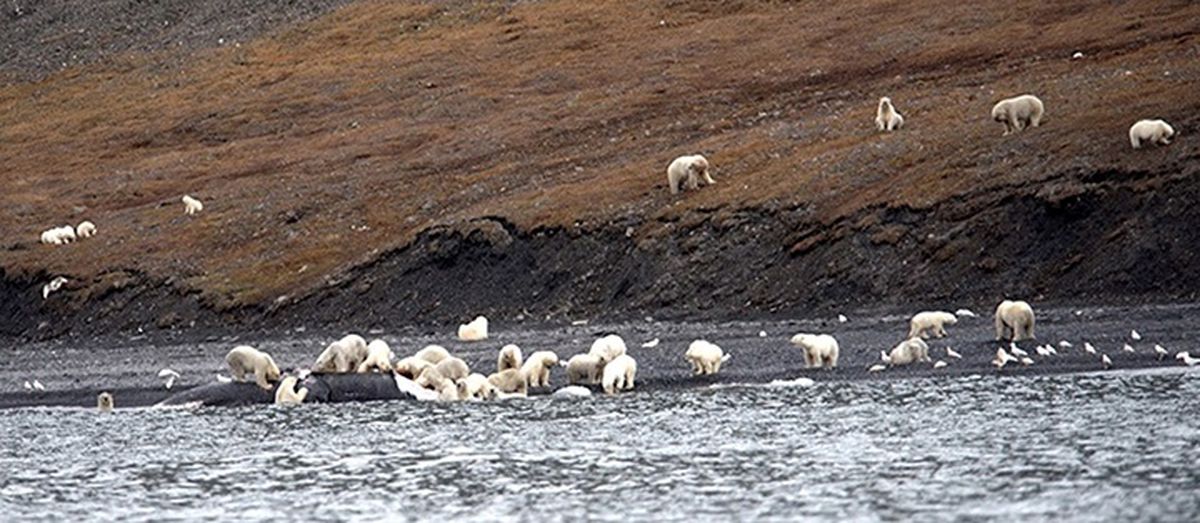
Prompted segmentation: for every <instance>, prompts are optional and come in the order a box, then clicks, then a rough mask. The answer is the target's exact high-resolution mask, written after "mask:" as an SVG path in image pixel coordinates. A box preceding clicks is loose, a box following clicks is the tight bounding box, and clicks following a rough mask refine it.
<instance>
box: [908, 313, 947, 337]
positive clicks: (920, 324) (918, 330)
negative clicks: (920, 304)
mask: <svg viewBox="0 0 1200 523" xmlns="http://www.w3.org/2000/svg"><path fill="white" fill-rule="evenodd" d="M955 323H958V316H955V315H954V314H952V313H949V312H945V311H924V312H918V313H916V314H914V315H913V317H912V320H910V321H909V322H908V325H909V327H908V337H909V338H915V337H918V336H919V337H921V338H925V339H929V336H930V333H931V332H932V335H933V336H936V337H938V338H944V337H946V325H954V324H955Z"/></svg>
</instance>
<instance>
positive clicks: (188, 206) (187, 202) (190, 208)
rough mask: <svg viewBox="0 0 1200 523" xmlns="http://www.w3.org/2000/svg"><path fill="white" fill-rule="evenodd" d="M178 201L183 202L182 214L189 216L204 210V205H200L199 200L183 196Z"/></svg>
mask: <svg viewBox="0 0 1200 523" xmlns="http://www.w3.org/2000/svg"><path fill="white" fill-rule="evenodd" d="M180 201H182V202H183V214H187V215H189V216H190V215H193V214H196V213H198V212H200V211H203V210H204V204H203V203H200V200H197V199H195V198H192V196H191V195H188V194H185V195H183V198H180Z"/></svg>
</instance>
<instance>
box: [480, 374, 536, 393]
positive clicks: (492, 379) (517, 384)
mask: <svg viewBox="0 0 1200 523" xmlns="http://www.w3.org/2000/svg"><path fill="white" fill-rule="evenodd" d="M488 383H490V384H491V385H492V387H493V388H495V390H496V392H497V393H502V394H515V395H519V396H525V395H526V394H528V393H529V381H528V380H527V379H525V373H524V372H521V369H508V370H504V371H501V372H497V373H495V374H492V375H491V376H488Z"/></svg>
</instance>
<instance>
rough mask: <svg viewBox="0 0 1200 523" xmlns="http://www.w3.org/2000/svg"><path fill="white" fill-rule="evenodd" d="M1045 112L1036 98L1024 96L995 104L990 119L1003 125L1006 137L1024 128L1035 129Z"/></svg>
mask: <svg viewBox="0 0 1200 523" xmlns="http://www.w3.org/2000/svg"><path fill="white" fill-rule="evenodd" d="M1045 112H1046V106H1045V105H1043V104H1042V101H1041V100H1040V99H1038V97H1036V96H1033V95H1031V94H1024V95H1021V96H1017V97H1014V98H1007V99H1004V100H1000V101H999V102H997V103H996V105H995V106H993V107H992V119H993V120H995V121H997V122H1001V123H1003V124H1004V135H1005V136H1008V135H1009V134H1012V133H1015V132H1017V131H1020V130H1023V129H1025V128H1026V127H1037V126H1038V125H1039V124H1041V122H1042V116H1043V115H1044V114H1045Z"/></svg>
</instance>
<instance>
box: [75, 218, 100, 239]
mask: <svg viewBox="0 0 1200 523" xmlns="http://www.w3.org/2000/svg"><path fill="white" fill-rule="evenodd" d="M75 234H76V235H78V236H79V237H80V238H91V237H92V236H95V235H96V224H94V223H92V222H90V221H87V220H84V221H82V222H79V226H77V227H75Z"/></svg>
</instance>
